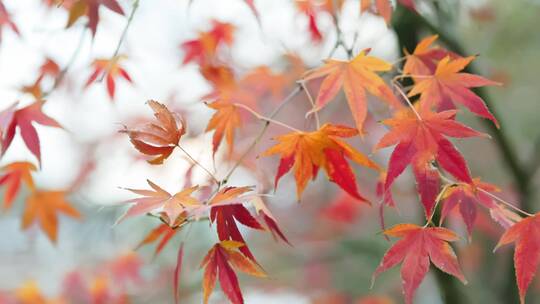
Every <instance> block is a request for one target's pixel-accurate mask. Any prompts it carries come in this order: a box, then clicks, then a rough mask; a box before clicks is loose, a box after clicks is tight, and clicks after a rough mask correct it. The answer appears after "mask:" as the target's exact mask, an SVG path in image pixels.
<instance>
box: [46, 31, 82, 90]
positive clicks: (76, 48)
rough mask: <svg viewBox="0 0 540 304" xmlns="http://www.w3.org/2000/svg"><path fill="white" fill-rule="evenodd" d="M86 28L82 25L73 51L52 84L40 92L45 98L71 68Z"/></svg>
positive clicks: (79, 49) (80, 47)
mask: <svg viewBox="0 0 540 304" xmlns="http://www.w3.org/2000/svg"><path fill="white" fill-rule="evenodd" d="M87 29H88V28H87V27H84V29H83V30H82V32H81V36H80V38H79V42H78V43H77V47H75V50H74V51H73V53H72V54H71V57H70V58H69V61H68V62H67V64H66V66H65V67H64V68H63V69H62V70H61V71H60V73H58V76H56V79H54V84H53V86H52V87H51V88H50V89H49V90H48V91H46V92H44V93H43V94H42V97H43V98H45V97H47V96H48V95H49V94H51V93H52V92H53V91H54V90H55V89H56V88H58V86H59V85H60V83H62V80H64V77H66V73H67V72H68V70H69V69H70V68H71V66H72V65H73V63H74V62H75V60H76V59H77V56H78V55H79V53H80V51H81V49H82V46H83V42H84V37H85V36H86V30H87Z"/></svg>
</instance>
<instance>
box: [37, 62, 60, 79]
mask: <svg viewBox="0 0 540 304" xmlns="http://www.w3.org/2000/svg"><path fill="white" fill-rule="evenodd" d="M61 72H62V71H61V69H60V66H59V65H58V63H56V61H54V60H53V59H51V58H45V61H44V62H43V64H41V66H40V67H39V76H38V81H41V80H42V79H43V78H44V77H45V76H49V77H52V78H56V77H57V76H58V75H60V73H61Z"/></svg>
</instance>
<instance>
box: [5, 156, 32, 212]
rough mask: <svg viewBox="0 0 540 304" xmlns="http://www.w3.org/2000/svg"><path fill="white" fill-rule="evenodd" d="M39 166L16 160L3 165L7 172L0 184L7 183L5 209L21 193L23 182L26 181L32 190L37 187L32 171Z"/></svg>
mask: <svg viewBox="0 0 540 304" xmlns="http://www.w3.org/2000/svg"><path fill="white" fill-rule="evenodd" d="M36 170H37V168H36V166H34V165H33V164H32V163H29V162H14V163H11V164H9V165H6V166H4V167H2V171H4V172H5V174H4V175H2V177H0V186H3V185H6V188H7V189H6V191H5V192H4V209H9V208H10V207H11V205H12V204H13V199H15V197H16V196H17V193H19V190H20V188H21V183H22V182H24V183H25V184H26V186H27V187H28V188H29V189H30V190H34V189H35V185H34V180H33V179H32V173H31V172H32V171H36Z"/></svg>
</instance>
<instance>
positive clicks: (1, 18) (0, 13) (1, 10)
mask: <svg viewBox="0 0 540 304" xmlns="http://www.w3.org/2000/svg"><path fill="white" fill-rule="evenodd" d="M4 26H8V27H9V28H11V30H12V31H13V32H14V33H15V34H17V35H20V33H19V28H18V27H17V25H16V24H15V22H13V20H11V14H10V13H9V12H8V11H7V9H6V6H5V5H4V3H2V2H0V42H2V31H3V28H4Z"/></svg>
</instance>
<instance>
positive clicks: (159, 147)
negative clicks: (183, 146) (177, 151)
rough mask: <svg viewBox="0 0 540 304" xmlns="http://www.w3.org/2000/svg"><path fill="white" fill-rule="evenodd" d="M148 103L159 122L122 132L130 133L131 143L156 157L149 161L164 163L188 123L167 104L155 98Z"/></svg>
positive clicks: (140, 150) (184, 131)
mask: <svg viewBox="0 0 540 304" xmlns="http://www.w3.org/2000/svg"><path fill="white" fill-rule="evenodd" d="M148 105H149V106H150V107H151V108H152V110H153V111H154V116H155V117H156V119H157V122H156V123H148V124H146V125H144V126H142V127H140V128H136V129H131V130H130V129H125V130H122V131H121V132H124V133H127V134H128V136H129V139H130V140H131V143H132V144H133V146H134V147H135V149H137V150H139V152H141V153H143V154H146V155H150V156H154V157H155V158H154V159H152V160H149V161H148V162H149V163H151V164H153V165H156V164H162V163H163V161H164V160H165V159H167V158H168V157H169V156H170V155H171V153H172V152H173V150H174V148H175V147H176V146H177V145H178V143H179V142H180V138H181V137H182V135H184V134H185V133H186V123H185V121H184V120H183V119H182V118H181V117H180V116H178V115H176V113H172V112H171V111H169V109H167V107H166V106H165V105H163V104H161V103H159V102H157V101H155V100H149V101H148Z"/></svg>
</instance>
